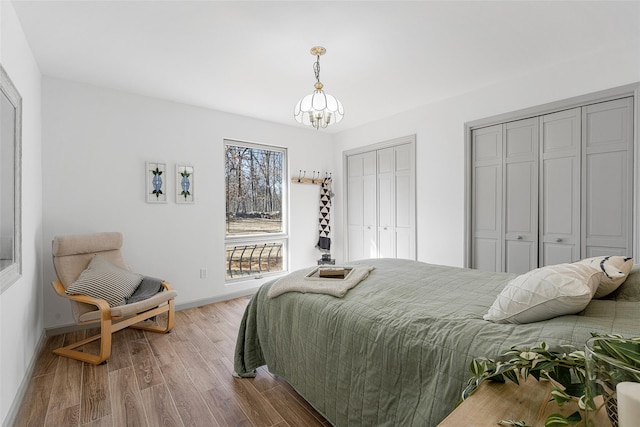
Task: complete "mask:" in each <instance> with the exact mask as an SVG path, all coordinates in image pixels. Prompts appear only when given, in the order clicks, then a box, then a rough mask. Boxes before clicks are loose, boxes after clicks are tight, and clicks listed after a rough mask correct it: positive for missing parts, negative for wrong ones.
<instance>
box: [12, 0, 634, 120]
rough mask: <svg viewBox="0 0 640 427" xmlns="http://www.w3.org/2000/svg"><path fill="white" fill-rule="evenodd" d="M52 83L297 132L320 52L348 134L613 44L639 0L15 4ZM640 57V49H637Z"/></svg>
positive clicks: (627, 38)
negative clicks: (297, 114)
mask: <svg viewBox="0 0 640 427" xmlns="http://www.w3.org/2000/svg"><path fill="white" fill-rule="evenodd" d="M13 4H14V7H15V10H16V12H17V14H18V17H19V19H20V21H21V22H22V26H23V29H24V32H25V34H26V36H27V39H28V41H29V44H30V46H31V48H32V50H33V52H34V55H35V57H36V60H37V62H38V64H39V67H40V70H41V72H42V73H43V74H44V75H48V76H53V77H59V78H63V79H69V80H74V81H80V82H86V83H90V84H95V85H99V86H105V87H110V88H114V89H119V90H124V91H128V92H133V93H138V94H142V95H148V96H153V97H158V98H163V99H168V100H173V101H178V102H183V103H186V104H191V105H196V106H202V107H206V108H211V109H215V110H222V111H227V112H231V113H237V114H241V115H245V116H250V117H255V118H259V119H264V120H269V121H273V122H279V123H284V124H287V125H293V126H302V125H298V124H297V123H296V122H295V121H294V119H293V107H294V105H295V103H296V102H297V101H298V99H299V98H301V97H302V96H304V95H306V94H308V93H311V92H312V90H313V83H314V82H315V78H314V75H313V62H314V61H315V57H314V56H312V55H311V54H310V53H309V49H310V48H311V47H312V46H315V45H322V46H324V47H326V48H327V53H326V55H324V56H323V57H322V58H321V60H320V64H321V73H320V77H321V81H322V82H323V83H324V85H325V91H326V92H327V93H330V94H332V95H334V96H336V97H337V98H338V99H340V100H341V101H342V103H343V104H344V108H345V117H344V119H343V121H342V122H341V123H339V124H337V125H335V126H333V127H330V128H329V129H327V130H328V131H333V132H338V131H342V130H345V129H349V128H352V127H355V126H359V125H362V124H365V123H367V122H370V121H374V120H378V119H381V118H384V117H388V116H391V115H394V114H397V113H400V112H403V111H406V110H410V109H412V108H416V107H418V106H421V105H425V104H429V103H432V102H435V101H437V100H440V99H443V98H448V97H451V96H455V95H459V94H462V93H466V92H469V91H472V90H475V89H477V88H481V87H485V86H488V85H491V84H493V83H495V82H498V81H502V80H505V79H509V78H512V77H515V76H521V75H525V74H527V73H531V72H535V70H537V69H540V68H546V67H548V66H550V65H552V64H556V63H559V62H562V61H566V60H570V59H571V58H574V57H580V56H583V55H589V54H590V53H592V52H595V51H599V50H601V49H611V48H613V47H625V45H630V47H631V48H636V49H639V50H640V1H623V2H613V1H589V2H582V1H568V2H556V1H528V2H525V1H498V2H488V1H467V2H462V1H408V2H405V1H335V2H330V1H322V0H318V1H313V2H307V1H281V2H272V1H252V2H249V1H226V2H223V1H183V0H176V1H152V0H147V1H91V0H85V1H77V0H76V1H26V0H14V2H13ZM638 55H639V58H640V51H639V54H638Z"/></svg>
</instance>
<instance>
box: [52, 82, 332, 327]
mask: <svg viewBox="0 0 640 427" xmlns="http://www.w3.org/2000/svg"><path fill="white" fill-rule="evenodd" d="M224 138H231V139H237V140H242V141H251V142H261V143H266V144H273V145H278V146H283V147H287V148H288V154H289V165H290V168H291V170H296V171H297V170H298V169H306V170H308V171H309V173H310V171H311V170H314V169H315V170H320V169H322V170H328V168H329V164H330V161H331V160H332V152H331V151H330V147H331V144H330V143H331V138H330V136H329V135H327V134H325V133H322V132H316V131H311V130H308V129H306V128H297V127H294V126H291V127H289V126H282V125H276V124H272V123H267V122H263V121H258V120H253V119H249V118H245V117H240V116H235V115H231V114H227V113H221V112H216V111H211V110H207V109H202V108H196V107H192V106H188V105H184V104H178V103H173V102H168V101H162V100H158V99H153V98H148V97H143V96H137V95H132V94H127V93H123V92H117V91H114V90H110V89H104V88H99V87H95V86H90V85H85V84H80V83H73V82H69V81H64V80H59V79H54V78H48V77H44V78H43V173H44V176H45V177H46V179H45V180H44V188H43V202H44V224H43V241H44V242H45V245H44V250H43V265H44V285H43V286H44V295H45V299H46V301H47V304H46V305H45V307H44V319H45V327H57V326H61V325H67V324H71V323H72V320H71V315H70V312H69V306H68V302H67V301H65V300H63V299H62V298H60V297H57V296H56V295H55V294H54V293H53V290H52V289H51V287H50V286H49V282H50V281H52V280H54V278H55V273H54V271H53V266H52V265H51V261H50V260H51V243H50V242H51V240H52V239H53V237H54V236H55V235H62V234H72V233H87V232H95V231H121V232H123V233H124V239H125V243H124V255H125V259H126V260H127V262H128V263H129V264H130V266H131V267H132V269H133V270H135V271H137V272H140V273H143V274H147V275H151V276H156V277H161V278H163V279H166V280H168V281H170V282H171V283H172V284H173V286H174V287H175V288H176V290H177V291H178V298H177V299H176V303H177V304H178V305H181V304H183V305H184V304H189V305H194V304H196V303H198V302H206V301H207V300H211V299H217V298H220V299H223V298H225V297H228V296H230V295H233V294H234V293H238V292H248V291H249V290H251V289H254V288H256V287H257V285H259V284H260V283H261V281H260V280H255V279H251V280H249V281H245V282H240V283H235V284H231V285H225V283H224V279H225V268H224V267H225V265H224V259H225V253H224V244H223V239H224V230H225V228H224V226H225V199H224V195H225V189H224V157H223V154H224V152H223V139H224ZM327 147H329V150H327ZM147 160H149V161H157V162H164V163H166V164H167V169H168V170H167V172H168V178H169V179H168V187H167V190H168V191H169V192H170V195H169V197H168V203H166V204H149V203H146V202H145V171H144V169H145V161H147ZM176 163H189V164H193V165H194V167H195V198H196V201H195V204H193V205H177V204H176V203H175V196H174V195H173V191H174V189H175V177H174V174H175V165H176ZM290 188H291V208H290V218H291V239H290V247H291V267H292V269H298V268H302V267H303V266H307V265H311V264H313V263H314V262H315V260H316V259H317V258H319V254H320V252H319V251H318V250H316V249H315V243H316V241H317V217H318V198H319V195H320V188H319V186H317V185H302V184H292V185H291V187H290ZM201 268H206V269H207V270H208V278H206V279H200V269H201Z"/></svg>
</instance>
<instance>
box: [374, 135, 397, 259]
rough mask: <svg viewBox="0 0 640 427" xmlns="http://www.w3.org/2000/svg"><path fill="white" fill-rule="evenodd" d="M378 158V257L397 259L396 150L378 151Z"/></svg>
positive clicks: (390, 148) (391, 148)
mask: <svg viewBox="0 0 640 427" xmlns="http://www.w3.org/2000/svg"><path fill="white" fill-rule="evenodd" d="M377 156H378V230H377V231H378V256H379V257H380V258H395V256H396V251H395V246H396V245H395V240H396V239H395V204H396V197H395V155H394V148H393V147H389V148H385V149H382V150H378V151H377Z"/></svg>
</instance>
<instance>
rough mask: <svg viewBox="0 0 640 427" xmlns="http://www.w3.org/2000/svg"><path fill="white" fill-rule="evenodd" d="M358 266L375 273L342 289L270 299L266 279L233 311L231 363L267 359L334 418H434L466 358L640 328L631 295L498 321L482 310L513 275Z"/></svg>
mask: <svg viewBox="0 0 640 427" xmlns="http://www.w3.org/2000/svg"><path fill="white" fill-rule="evenodd" d="M361 263H362V264H368V265H372V266H374V267H375V270H373V271H372V272H371V274H370V275H369V277H368V278H367V279H366V280H364V281H363V282H361V283H360V284H359V285H358V286H356V287H355V288H354V289H352V290H350V291H349V292H348V293H347V295H346V296H345V297H344V298H335V297H332V296H328V295H319V294H302V293H297V292H290V293H287V294H284V295H281V296H279V297H277V298H274V299H269V298H267V290H268V288H269V286H270V284H266V285H264V286H263V287H261V288H260V290H259V291H258V293H257V294H256V295H255V297H254V298H253V299H252V300H251V301H250V303H249V305H248V307H247V309H246V312H245V315H244V318H243V320H242V324H241V327H240V331H239V335H238V341H237V344H236V355H235V370H236V372H237V373H238V374H239V375H241V376H250V375H251V374H252V373H253V370H254V369H255V368H257V367H259V366H262V365H265V364H266V365H267V366H268V368H269V370H270V371H271V372H272V373H273V374H276V375H278V376H280V377H282V378H284V379H286V380H287V381H288V382H289V383H290V384H291V385H292V386H293V387H294V388H295V389H296V390H297V391H298V392H299V393H300V394H301V395H302V396H303V397H304V398H305V399H306V400H307V401H308V402H309V403H310V404H311V405H313V406H314V407H315V408H316V409H317V410H318V411H319V412H321V413H322V414H323V415H324V416H325V417H326V418H327V419H328V420H329V421H330V422H331V423H333V424H334V425H336V426H435V425H437V424H438V422H440V421H441V420H442V419H443V418H445V417H446V416H447V414H448V413H449V412H451V411H452V410H453V409H454V407H455V405H456V403H457V402H458V400H459V398H460V393H461V391H462V389H463V388H464V386H465V384H466V381H467V379H468V378H469V376H470V374H469V371H468V368H467V367H468V365H469V362H470V361H471V359H472V358H475V357H479V356H489V357H491V356H497V355H498V354H500V353H502V352H503V351H505V350H507V349H509V347H511V346H512V345H520V344H522V345H529V344H530V345H533V344H538V343H540V342H541V341H545V342H547V343H548V344H549V345H550V346H552V347H556V346H559V345H562V344H571V345H574V346H577V347H583V345H584V343H585V341H586V340H587V338H588V337H589V336H590V334H591V332H592V331H593V332H600V333H613V332H616V333H622V334H624V335H627V336H637V335H640V303H639V302H637V301H625V300H622V299H620V300H615V299H610V300H593V301H592V302H591V303H590V304H589V306H588V307H587V309H586V310H585V311H583V312H581V313H579V314H578V315H572V316H561V317H557V318H555V319H551V320H548V321H543V322H537V323H532V324H527V325H512V324H495V323H491V322H487V321H485V320H483V319H482V316H483V315H484V314H485V313H486V312H487V310H488V308H489V307H490V306H491V304H492V303H493V301H494V299H495V298H496V296H497V295H498V293H499V292H500V291H501V290H502V288H503V287H504V286H505V284H506V283H507V282H508V280H509V279H511V278H513V277H514V275H511V274H507V273H487V272H481V271H477V270H470V269H463V268H456V267H446V266H440V265H430V264H425V263H421V262H416V261H407V260H396V259H380V260H367V261H363V262H361ZM634 271H635V270H634ZM636 273H638V274H637V275H638V276H639V277H640V272H636ZM628 281H629V280H628ZM623 286H624V285H623ZM631 299H632V300H633V299H634V298H631Z"/></svg>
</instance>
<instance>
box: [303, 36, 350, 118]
mask: <svg viewBox="0 0 640 427" xmlns="http://www.w3.org/2000/svg"><path fill="white" fill-rule="evenodd" d="M325 52H326V49H325V48H324V47H322V46H316V47H313V48H311V54H312V55H315V56H316V62H315V63H314V64H313V70H314V72H315V76H316V83H315V84H314V88H315V90H314V91H313V93H311V94H310V95H307V96H305V97H303V98H302V99H301V100H300V101H298V103H297V104H296V106H295V108H294V111H293V115H294V117H295V119H296V120H297V121H298V123H302V124H304V125H309V126H313V127H314V128H316V129H320V128H326V127H327V126H329V125H331V124H333V123H338V122H340V120H342V117H343V116H344V108H343V107H342V103H341V102H340V101H338V100H337V99H336V98H335V97H334V96H332V95H329V94H328V93H325V92H324V91H323V90H322V89H323V87H324V85H323V84H322V83H320V56H321V55H324V54H325Z"/></svg>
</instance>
